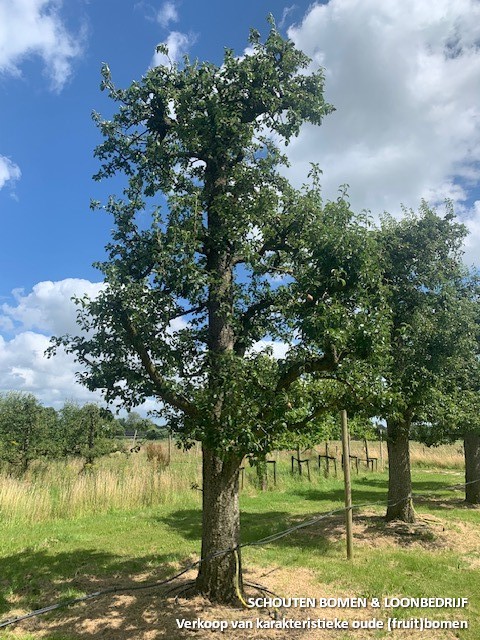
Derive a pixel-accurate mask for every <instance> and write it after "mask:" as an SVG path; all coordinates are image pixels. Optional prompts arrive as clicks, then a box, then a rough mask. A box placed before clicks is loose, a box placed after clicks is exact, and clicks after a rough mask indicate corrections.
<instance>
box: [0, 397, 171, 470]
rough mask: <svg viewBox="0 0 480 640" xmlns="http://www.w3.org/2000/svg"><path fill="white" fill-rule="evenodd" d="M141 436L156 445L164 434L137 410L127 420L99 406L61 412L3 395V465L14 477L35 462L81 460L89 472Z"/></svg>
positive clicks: (71, 404) (74, 405)
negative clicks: (127, 437) (130, 436)
mask: <svg viewBox="0 0 480 640" xmlns="http://www.w3.org/2000/svg"><path fill="white" fill-rule="evenodd" d="M126 432H130V433H135V432H137V433H138V434H139V436H140V437H143V438H146V439H150V440H155V439H157V438H159V437H161V436H163V435H164V431H163V430H162V429H159V428H158V427H157V425H156V424H155V423H154V422H152V421H151V420H149V419H148V418H142V417H141V416H140V415H139V414H138V413H136V412H134V411H132V412H130V413H129V414H128V415H127V417H126V418H115V417H114V416H113V414H112V413H111V412H110V411H109V410H108V409H105V408H103V407H100V406H98V405H97V404H94V403H87V404H84V405H83V406H80V405H79V404H77V403H75V402H65V404H64V405H63V407H62V408H61V409H60V410H59V411H56V410H55V409H54V408H53V407H44V406H42V404H41V403H40V402H39V401H38V400H37V398H36V397H35V396H34V395H33V394H31V393H24V392H20V391H11V392H9V393H6V394H3V395H0V463H1V464H3V466H4V468H5V470H6V471H8V472H13V473H16V474H23V473H25V472H26V471H27V470H28V468H29V466H30V464H31V463H32V462H33V461H34V460H38V459H40V458H43V459H51V460H55V459H60V458H69V457H79V458H82V459H83V460H84V463H85V468H88V467H89V466H91V465H92V464H93V463H94V462H95V460H96V459H97V458H99V457H100V456H104V455H107V454H109V453H112V452H114V451H119V450H123V446H122V444H121V442H120V441H119V439H118V438H119V437H121V436H123V435H124V434H125V433H126Z"/></svg>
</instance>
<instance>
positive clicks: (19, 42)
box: [0, 0, 84, 91]
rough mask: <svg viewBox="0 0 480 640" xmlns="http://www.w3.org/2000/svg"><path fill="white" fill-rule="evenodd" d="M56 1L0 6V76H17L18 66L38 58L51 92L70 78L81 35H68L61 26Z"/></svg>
mask: <svg viewBox="0 0 480 640" xmlns="http://www.w3.org/2000/svg"><path fill="white" fill-rule="evenodd" d="M60 7H61V1H60V0H10V1H9V2H0V73H4V74H9V75H14V76H20V75H21V64H22V62H23V61H24V60H25V59H26V58H28V57H31V56H40V57H41V58H42V60H43V62H44V65H45V71H46V74H47V75H48V77H49V78H50V81H51V86H52V88H53V89H54V90H55V91H59V90H61V89H62V87H63V85H64V84H65V82H66V81H67V80H68V78H69V77H70V75H71V72H72V62H73V60H74V59H75V58H76V57H78V56H79V54H80V53H81V51H82V42H83V37H84V34H83V33H82V34H80V35H77V36H75V35H73V34H71V33H70V32H69V31H68V29H67V27H66V26H65V24H64V23H63V21H62V19H61V17H60V12H59V9H60Z"/></svg>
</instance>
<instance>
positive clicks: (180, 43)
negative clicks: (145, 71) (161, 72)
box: [150, 31, 196, 67]
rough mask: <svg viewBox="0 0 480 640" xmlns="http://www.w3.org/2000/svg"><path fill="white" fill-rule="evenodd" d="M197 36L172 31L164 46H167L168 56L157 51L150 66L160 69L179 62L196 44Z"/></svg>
mask: <svg viewBox="0 0 480 640" xmlns="http://www.w3.org/2000/svg"><path fill="white" fill-rule="evenodd" d="M195 39H196V38H195V36H193V35H191V34H190V35H188V34H186V33H181V32H180V31H171V32H170V33H169V35H168V37H167V39H166V40H164V42H163V44H165V45H166V46H167V49H168V56H166V55H165V54H164V53H161V52H159V51H156V52H155V54H154V56H153V58H152V62H151V63H150V66H152V67H158V66H160V65H163V66H169V65H170V64H171V62H177V61H178V60H180V59H181V58H182V57H183V56H184V55H185V54H186V53H188V49H189V48H190V47H191V46H192V44H194V42H195Z"/></svg>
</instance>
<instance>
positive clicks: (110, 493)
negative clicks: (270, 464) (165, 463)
mask: <svg viewBox="0 0 480 640" xmlns="http://www.w3.org/2000/svg"><path fill="white" fill-rule="evenodd" d="M332 446H333V447H334V446H335V445H332ZM355 446H356V447H357V448H358V452H359V453H360V450H361V444H358V445H354V447H353V448H354V449H355ZM378 447H379V445H378V443H372V444H371V447H370V454H371V455H377V456H379V453H380V452H379V449H378ZM321 449H322V447H319V450H320V451H321ZM333 450H334V449H333ZM383 453H384V456H386V451H384V452H383ZM277 458H278V463H277V467H278V482H277V486H276V487H273V486H272V485H273V483H272V481H271V476H270V482H269V487H268V490H267V491H264V492H261V491H259V490H258V488H257V486H256V477H255V472H254V470H253V469H250V468H249V467H248V465H247V467H246V469H245V481H244V488H243V490H242V536H243V541H244V542H246V543H249V542H254V541H256V540H259V539H261V538H263V537H266V536H269V535H271V534H273V533H276V532H280V531H283V530H285V529H287V528H289V527H292V526H295V525H298V524H300V523H302V522H304V521H307V520H309V519H311V518H312V517H314V516H316V515H318V514H322V513H324V512H328V511H331V510H339V509H340V510H341V507H342V503H343V484H342V479H341V478H340V477H338V478H335V477H329V478H325V477H324V476H323V475H322V474H319V473H318V470H317V466H316V463H314V461H312V467H311V472H312V481H311V482H309V481H308V479H307V478H306V477H305V476H303V477H302V478H299V477H298V476H293V477H292V476H291V474H290V473H289V458H288V454H281V455H278V456H277ZM412 459H413V460H414V463H415V466H414V471H413V478H414V492H415V495H416V499H415V504H416V509H417V512H418V514H419V522H418V524H417V525H415V526H406V525H403V526H402V525H399V524H392V523H390V524H388V525H387V524H386V523H384V521H383V518H382V516H383V514H384V511H385V506H384V505H385V501H386V480H387V474H386V472H385V471H381V470H379V471H378V472H374V473H372V472H370V471H367V470H366V469H365V468H364V467H362V468H361V469H360V473H359V474H358V475H356V474H353V502H354V504H356V505H364V506H362V507H361V508H360V509H356V510H355V512H354V535H355V538H354V559H353V560H352V561H351V562H348V561H347V560H346V558H345V543H344V527H343V522H344V516H343V513H342V512H341V511H339V512H337V513H334V514H332V515H331V516H328V517H326V518H324V519H322V520H319V521H318V522H317V523H316V524H314V525H312V526H310V527H306V528H303V529H298V530H296V531H294V532H292V533H291V534H290V535H288V536H286V537H283V538H281V539H279V540H277V541H276V542H273V543H270V544H267V545H264V546H258V547H257V546H256V547H246V548H245V549H244V551H243V562H244V568H245V575H246V578H247V580H251V581H253V582H261V583H262V584H263V585H265V586H266V587H267V588H268V589H271V590H272V591H274V592H275V593H278V594H279V595H282V596H285V597H287V596H307V597H316V598H321V597H336V598H338V597H344V598H345V597H349V596H358V597H367V598H372V597H378V598H384V597H392V596H404V597H457V598H458V597H468V598H469V599H470V603H469V606H468V608H467V609H466V610H460V609H459V610H457V609H428V610H420V609H399V610H395V611H394V612H392V611H390V612H389V611H387V610H384V609H380V610H375V609H371V608H368V609H361V610H360V609H358V610H355V609H328V610H323V611H320V610H319V609H316V610H315V611H309V610H298V609H296V610H295V611H292V610H286V611H283V612H281V615H285V616H287V617H294V618H298V619H304V618H305V617H308V616H311V617H314V618H317V617H325V618H327V617H328V618H332V619H333V618H335V617H338V618H343V619H348V620H350V624H351V623H352V621H353V620H359V621H363V622H364V624H367V622H368V620H371V619H372V618H377V619H385V618H386V617H388V616H390V617H396V618H398V619H400V618H401V619H404V620H408V619H410V618H415V619H417V618H420V617H426V618H429V619H431V620H453V619H458V620H467V621H468V625H469V628H468V629H466V630H460V631H458V630H454V631H452V630H435V631H432V632H430V631H423V632H420V631H416V630H413V631H412V630H404V631H394V632H391V633H388V632H387V631H385V630H384V629H376V630H373V629H367V630H355V631H353V630H352V631H349V632H347V634H345V632H344V631H338V632H335V631H318V630H315V631H313V630H311V631H305V632H303V631H299V632H297V631H279V630H267V631H259V630H254V631H255V633H254V634H253V635H252V632H251V631H245V632H243V633H244V634H245V635H242V632H240V631H238V630H235V631H234V630H232V629H228V630H227V631H226V632H225V633H222V634H221V635H222V637H223V638H234V637H235V638H237V639H238V638H243V637H245V638H247V637H255V638H259V639H260V638H261V639H263V638H285V639H286V638H297V637H298V638H302V639H303V638H304V639H308V640H310V639H312V640H313V639H316V638H319V639H320V638H331V637H334V638H342V639H343V638H358V639H359V640H360V639H362V638H383V637H388V638H394V639H396V638H407V637H408V638H411V637H413V638H418V640H423V639H424V638H427V639H428V638H432V639H435V640H436V639H437V638H438V639H442V638H445V639H453V638H464V639H465V640H477V639H478V638H480V577H479V574H478V568H479V567H480V527H479V524H480V510H478V509H475V508H467V507H466V506H465V505H464V504H463V502H462V499H463V493H462V491H461V490H455V489H453V490H452V489H451V488H450V487H452V486H455V485H457V484H461V483H462V482H463V472H462V466H461V465H462V455H461V449H460V448H459V446H458V445H451V446H448V447H442V448H438V449H427V448H423V447H422V446H421V445H415V444H414V445H413V446H412ZM385 462H386V461H385ZM80 470H81V465H80V464H79V463H76V462H70V463H68V464H65V463H55V464H49V465H45V464H38V465H36V466H34V467H33V468H32V469H31V471H30V472H29V473H28V475H27V476H26V477H25V478H23V479H21V480H19V479H13V478H8V477H2V478H1V482H0V517H1V521H0V526H1V540H2V542H1V545H0V587H1V593H0V618H2V619H5V618H8V617H10V616H12V615H15V614H18V613H21V612H26V611H28V610H31V609H35V608H38V607H42V606H44V605H48V604H51V603H53V602H57V601H59V600H62V599H64V600H68V599H71V598H75V597H77V596H80V595H83V594H85V593H91V592H95V591H98V590H101V589H103V588H107V587H111V586H113V585H125V586H127V587H135V586H138V585H140V584H141V583H142V581H148V582H151V581H156V580H160V579H163V578H166V577H169V576H170V575H173V574H174V573H176V572H177V571H179V569H181V568H182V567H184V566H187V565H188V564H189V563H190V562H192V561H194V560H196V559H197V554H198V551H199V540H200V522H201V512H200V501H201V493H200V491H199V490H198V487H197V488H195V484H197V485H198V484H199V483H200V455H199V452H198V451H197V450H195V449H194V450H192V451H190V452H188V453H184V452H179V451H175V452H174V456H173V459H172V464H171V465H170V467H168V468H166V469H164V468H162V467H160V466H158V465H156V464H155V463H154V462H149V461H147V459H146V456H145V455H144V454H143V453H142V452H141V453H140V454H137V455H133V456H130V457H128V458H127V457H125V456H114V457H111V458H108V459H105V460H102V461H101V462H100V463H99V464H98V467H97V468H96V469H93V470H92V471H91V472H89V473H86V474H82V473H79V471H80ZM192 485H193V487H194V488H192ZM188 577H194V572H191V573H190V574H188V575H187V578H188ZM249 595H252V596H253V595H255V596H258V595H259V594H258V593H257V592H253V591H251V592H249ZM197 617H201V618H202V619H203V618H204V619H209V620H214V619H226V620H244V621H245V620H248V619H251V618H252V617H254V618H256V617H260V618H261V619H265V620H268V619H269V618H268V615H267V614H266V613H265V612H258V611H255V613H252V611H247V612H243V611H228V610H222V609H220V608H218V607H217V608H213V607H209V606H208V605H207V603H205V602H204V601H202V600H201V599H199V598H195V599H192V600H183V599H180V600H179V601H178V602H175V600H173V599H172V598H169V599H167V600H165V599H163V598H161V597H160V592H159V590H158V589H146V590H138V591H133V590H131V591H130V590H127V591H125V592H122V593H120V594H110V595H106V596H103V597H101V598H98V599H97V600H92V601H91V602H90V603H88V604H80V605H75V606H74V607H70V608H68V609H66V610H60V611H56V612H53V613H49V614H47V615H46V616H42V617H38V618H33V619H31V620H29V621H26V622H24V623H21V624H20V625H18V626H17V627H9V628H8V629H9V630H8V631H5V632H4V633H3V635H2V634H1V633H0V638H5V639H12V638H19V639H21V640H31V639H33V638H49V639H51V640H74V639H78V638H90V639H92V640H97V639H100V638H108V639H110V638H112V639H113V638H119V639H120V640H127V639H128V640H130V639H131V640H134V639H135V640H136V639H144V640H156V639H157V638H190V637H195V638H201V639H202V640H203V638H211V637H213V638H215V637H217V636H216V635H213V634H214V633H219V632H215V631H210V630H206V631H202V630H200V631H195V632H191V631H186V630H180V629H178V628H177V625H176V622H175V620H176V618H186V619H192V620H194V619H196V618H197ZM359 624H360V622H359ZM297 634H298V635H297ZM322 634H323V635H322ZM432 634H433V635H432Z"/></svg>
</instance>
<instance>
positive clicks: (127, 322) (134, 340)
mask: <svg viewBox="0 0 480 640" xmlns="http://www.w3.org/2000/svg"><path fill="white" fill-rule="evenodd" d="M116 310H117V311H118V314H119V318H120V322H121V324H122V327H123V328H124V330H125V332H126V334H127V337H128V339H129V341H130V344H131V346H132V347H133V348H134V349H135V351H136V353H137V355H138V357H139V358H140V360H141V362H142V364H143V366H144V368H145V371H146V372H147V374H148V377H149V378H150V380H151V381H152V382H153V384H154V385H155V389H156V391H157V393H158V395H159V396H160V398H161V399H162V400H164V401H165V402H167V403H168V404H170V405H172V406H173V407H175V408H176V409H180V411H183V412H184V413H185V414H186V415H188V416H191V417H196V416H197V415H198V410H197V408H196V407H195V406H194V405H193V404H192V403H191V402H190V401H189V400H187V398H185V397H184V396H182V395H180V394H177V393H175V392H174V391H172V389H171V388H170V385H169V383H168V381H167V380H166V379H165V378H164V377H163V376H162V375H161V374H160V373H159V371H158V370H157V368H156V366H155V364H154V362H153V360H152V358H151V357H150V354H149V353H148V350H147V349H146V347H145V345H144V344H143V343H142V341H141V339H140V338H139V335H138V332H137V330H136V328H135V327H134V325H133V323H132V321H131V319H130V318H129V316H128V314H127V312H126V311H125V309H123V308H122V307H117V309H116Z"/></svg>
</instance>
